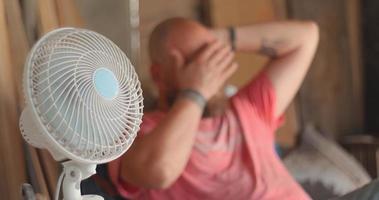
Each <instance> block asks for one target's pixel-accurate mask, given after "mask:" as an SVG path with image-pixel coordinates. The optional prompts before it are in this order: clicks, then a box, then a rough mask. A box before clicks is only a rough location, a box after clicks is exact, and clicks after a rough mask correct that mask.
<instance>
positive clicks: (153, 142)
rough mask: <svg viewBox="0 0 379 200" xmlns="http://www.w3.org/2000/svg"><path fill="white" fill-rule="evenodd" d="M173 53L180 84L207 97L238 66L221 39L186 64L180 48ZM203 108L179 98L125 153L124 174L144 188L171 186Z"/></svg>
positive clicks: (186, 153) (184, 162)
mask: <svg viewBox="0 0 379 200" xmlns="http://www.w3.org/2000/svg"><path fill="white" fill-rule="evenodd" d="M172 57H173V60H174V62H175V66H176V68H177V70H176V73H178V74H180V75H178V78H179V79H180V81H179V84H180V88H182V89H191V90H194V91H197V92H199V93H200V94H201V95H202V96H203V97H204V98H205V99H206V100H208V99H209V98H211V97H212V96H213V95H214V94H215V93H216V92H217V91H218V90H219V89H220V87H221V86H222V85H223V83H224V82H225V80H226V79H227V78H228V77H229V76H230V75H231V74H232V73H233V72H234V71H235V70H236V68H237V65H236V64H235V63H233V57H234V54H233V53H232V52H231V50H230V48H229V47H228V46H226V45H224V44H222V43H221V42H214V43H212V44H210V45H209V46H207V47H206V48H205V49H204V50H202V51H201V52H200V53H199V55H198V56H196V57H195V59H194V60H193V61H191V62H190V63H189V64H188V65H186V66H183V64H184V59H183V58H182V57H181V56H180V54H179V53H178V52H175V51H174V52H172ZM174 71H175V70H173V72H174ZM202 112H203V110H202V108H201V107H199V105H197V104H196V102H194V101H193V100H190V99H188V98H185V97H179V98H177V100H176V101H175V103H174V105H173V106H172V108H171V109H170V110H169V112H168V113H167V114H166V116H165V118H164V119H163V120H162V121H160V122H159V123H158V125H157V127H155V128H154V129H153V130H152V131H151V132H150V133H148V134H146V135H144V136H143V137H137V139H136V141H135V142H134V144H133V145H132V146H131V148H130V150H128V151H127V152H126V154H125V156H123V160H122V170H121V177H122V178H123V179H124V180H126V181H127V182H129V183H131V184H133V185H135V186H140V187H144V188H166V187H169V186H170V185H171V184H172V183H173V182H174V181H175V180H176V179H177V178H178V177H179V176H180V174H181V173H182V172H183V170H184V167H185V166H186V164H187V162H188V159H189V156H190V153H191V150H192V147H193V143H194V139H195V135H196V133H197V128H198V124H199V121H200V119H201V115H202Z"/></svg>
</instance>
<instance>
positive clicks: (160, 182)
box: [150, 167, 179, 189]
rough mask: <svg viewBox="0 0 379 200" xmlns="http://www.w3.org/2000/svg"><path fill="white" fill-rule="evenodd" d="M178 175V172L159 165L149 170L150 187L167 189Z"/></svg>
mask: <svg viewBox="0 0 379 200" xmlns="http://www.w3.org/2000/svg"><path fill="white" fill-rule="evenodd" d="M178 177H179V175H178V173H175V172H174V170H170V169H169V168H167V167H159V168H156V169H154V170H152V172H150V187H152V188H156V189H167V188H169V187H171V186H172V184H174V183H175V181H176V180H177V178H178Z"/></svg>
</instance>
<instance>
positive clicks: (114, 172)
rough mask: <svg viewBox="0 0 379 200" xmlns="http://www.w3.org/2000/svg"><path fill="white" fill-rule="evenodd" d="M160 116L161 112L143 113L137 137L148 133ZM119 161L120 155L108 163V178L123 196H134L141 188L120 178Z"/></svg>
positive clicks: (120, 159)
mask: <svg viewBox="0 0 379 200" xmlns="http://www.w3.org/2000/svg"><path fill="white" fill-rule="evenodd" d="M162 117H163V113H158V112H156V113H147V114H144V117H143V119H142V123H141V126H140V130H139V132H138V134H137V137H143V136H144V135H146V134H149V133H150V132H151V131H152V130H153V129H154V128H155V127H156V125H157V124H158V122H159V121H160V120H161V118H162ZM121 161H122V156H121V157H120V158H119V159H116V160H114V161H112V162H110V163H109V164H108V175H109V178H110V180H111V182H112V184H113V185H114V187H115V188H116V189H117V191H118V193H119V194H120V195H121V196H122V197H123V198H127V199H129V198H135V197H136V196H137V195H138V194H139V193H140V192H141V188H138V187H134V186H132V185H130V184H128V183H127V182H126V181H125V180H123V179H122V178H121V172H120V170H122V168H121V165H122V164H121Z"/></svg>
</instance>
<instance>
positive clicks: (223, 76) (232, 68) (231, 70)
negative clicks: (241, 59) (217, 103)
mask: <svg viewBox="0 0 379 200" xmlns="http://www.w3.org/2000/svg"><path fill="white" fill-rule="evenodd" d="M237 69H238V64H237V62H233V63H231V64H230V65H228V67H227V68H226V69H225V70H224V71H222V72H221V74H220V78H221V79H222V80H223V81H225V80H227V79H228V78H229V77H230V76H231V75H233V73H234V72H235V71H236V70H237Z"/></svg>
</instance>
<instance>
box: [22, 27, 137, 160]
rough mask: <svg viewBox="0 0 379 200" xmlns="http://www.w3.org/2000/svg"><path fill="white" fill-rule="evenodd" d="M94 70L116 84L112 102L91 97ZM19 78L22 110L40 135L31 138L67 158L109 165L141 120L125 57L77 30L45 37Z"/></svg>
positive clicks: (98, 37)
mask: <svg viewBox="0 0 379 200" xmlns="http://www.w3.org/2000/svg"><path fill="white" fill-rule="evenodd" d="M99 68H106V69H108V70H109V71H111V72H112V73H113V74H114V75H115V77H116V79H117V81H118V84H119V92H118V94H117V96H116V97H115V98H114V99H105V98H103V97H102V96H101V95H99V94H98V93H97V92H96V89H95V87H94V83H93V73H94V72H95V71H96V70H97V69H99ZM24 76H25V78H24V81H25V82H24V89H25V96H26V100H27V105H28V106H30V107H31V110H32V112H33V114H34V115H35V117H36V118H37V121H38V123H39V125H40V127H41V129H42V131H37V132H36V134H43V135H45V136H48V137H47V138H49V139H50V140H51V141H52V142H53V143H54V144H55V145H54V146H58V149H59V151H60V152H61V153H63V154H64V155H66V156H67V157H68V158H71V159H76V160H80V161H83V162H91V163H103V162H108V161H110V160H113V159H115V158H117V157H119V156H120V155H122V154H123V153H124V152H125V151H126V150H127V149H128V148H129V147H130V145H131V144H132V142H133V140H134V138H135V137H136V133H137V132H138V130H139V125H140V123H141V118H142V115H143V104H142V102H143V97H142V90H141V86H140V82H139V80H138V77H137V73H136V72H135V70H134V67H133V66H132V64H131V63H130V61H129V59H128V58H127V56H126V55H125V54H124V53H123V52H122V50H121V49H119V48H118V47H117V46H116V45H115V44H114V43H113V42H112V41H110V40H109V39H107V38H106V37H104V36H102V35H100V34H98V33H96V32H93V31H89V30H85V29H76V28H63V29H58V30H55V31H53V32H50V33H48V34H47V35H45V36H44V37H43V38H42V39H41V40H40V41H39V42H38V43H37V44H36V45H35V46H34V47H33V50H32V51H31V54H30V55H29V60H28V62H27V63H26V66H25V75H24ZM47 146H49V145H47Z"/></svg>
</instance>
